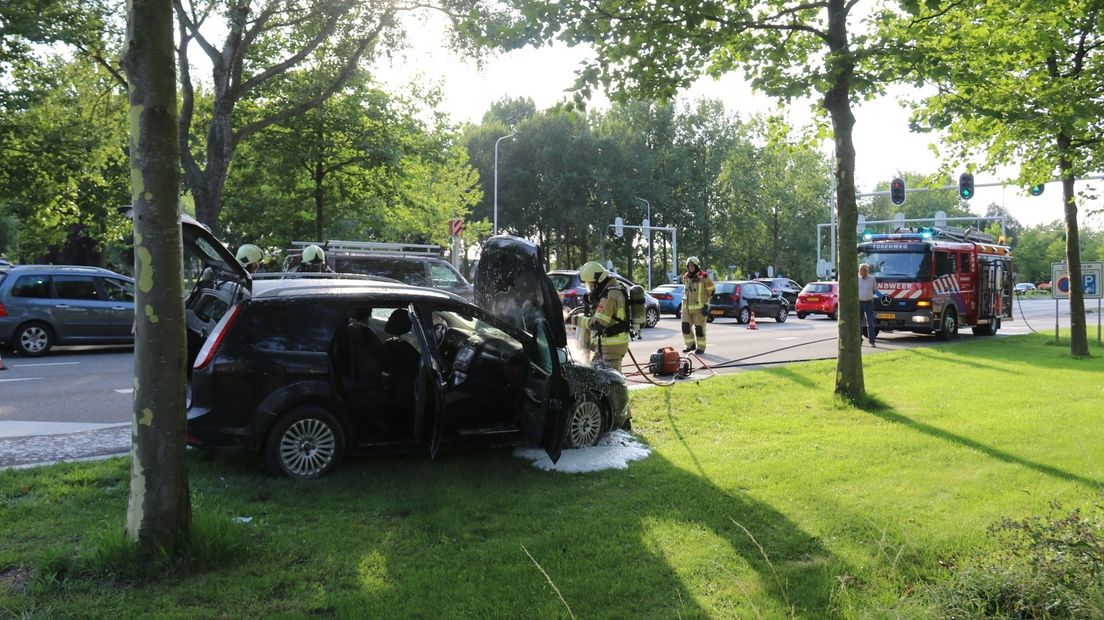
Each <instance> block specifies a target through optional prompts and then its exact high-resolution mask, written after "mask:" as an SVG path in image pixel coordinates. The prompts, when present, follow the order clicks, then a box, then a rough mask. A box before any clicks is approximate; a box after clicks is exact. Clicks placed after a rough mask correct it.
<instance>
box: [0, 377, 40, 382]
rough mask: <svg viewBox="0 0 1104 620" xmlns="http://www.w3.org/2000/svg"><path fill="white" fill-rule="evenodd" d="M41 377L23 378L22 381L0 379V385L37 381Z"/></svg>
mask: <svg viewBox="0 0 1104 620" xmlns="http://www.w3.org/2000/svg"><path fill="white" fill-rule="evenodd" d="M41 378H42V377H25V378H22V379H0V383H11V382H13V381H37V380H39V379H41Z"/></svg>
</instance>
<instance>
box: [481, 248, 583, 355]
mask: <svg viewBox="0 0 1104 620" xmlns="http://www.w3.org/2000/svg"><path fill="white" fill-rule="evenodd" d="M475 305H477V306H479V307H480V308H482V309H483V310H485V311H486V312H488V313H490V314H491V315H492V316H494V317H496V318H498V319H499V320H501V321H504V322H505V323H507V324H508V325H511V326H513V327H515V328H517V329H520V330H523V331H525V332H527V333H530V334H532V333H533V327H534V325H535V324H536V319H538V318H542V319H544V320H545V321H547V322H548V326H549V328H551V331H552V339H553V341H554V343H555V345H556V346H557V347H566V346H567V330H566V329H565V327H564V317H563V305H562V304H561V303H560V296H559V293H558V292H557V291H556V287H555V286H553V285H552V280H551V279H550V278H549V277H548V274H547V273H545V264H544V253H543V252H542V251H541V248H540V246H539V245H537V244H535V243H533V242H532V241H528V240H526V239H521V238H520V237H513V236H510V235H498V236H496V237H491V238H490V239H488V240H487V241H485V242H484V243H483V252H482V254H481V255H480V257H479V265H478V266H477V267H476V269H475Z"/></svg>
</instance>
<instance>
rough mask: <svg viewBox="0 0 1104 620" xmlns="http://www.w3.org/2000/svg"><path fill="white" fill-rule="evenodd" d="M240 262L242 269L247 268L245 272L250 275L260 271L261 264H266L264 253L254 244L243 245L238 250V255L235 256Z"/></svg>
mask: <svg viewBox="0 0 1104 620" xmlns="http://www.w3.org/2000/svg"><path fill="white" fill-rule="evenodd" d="M235 258H237V259H238V262H239V263H241V265H242V267H245V271H246V272H247V273H249V274H254V273H257V270H258V269H260V267H261V263H263V262H264V251H263V250H261V248H259V247H257V246H255V245H253V244H252V243H243V244H242V245H241V247H239V248H238V253H237V254H236V255H235Z"/></svg>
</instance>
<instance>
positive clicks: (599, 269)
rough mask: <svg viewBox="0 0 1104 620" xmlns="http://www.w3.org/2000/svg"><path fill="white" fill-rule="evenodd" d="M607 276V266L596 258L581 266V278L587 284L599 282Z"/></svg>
mask: <svg viewBox="0 0 1104 620" xmlns="http://www.w3.org/2000/svg"><path fill="white" fill-rule="evenodd" d="M605 277H606V268H605V267H603V266H602V263H599V262H598V261H596V260H592V261H590V262H588V263H587V264H585V265H583V266H582V267H579V280H580V281H581V282H582V283H583V284H586V283H587V282H598V281H599V280H603V279H605Z"/></svg>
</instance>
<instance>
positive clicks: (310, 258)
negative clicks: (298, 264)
mask: <svg viewBox="0 0 1104 620" xmlns="http://www.w3.org/2000/svg"><path fill="white" fill-rule="evenodd" d="M302 262H303V264H306V265H317V264H319V263H324V262H326V253H325V252H323V251H322V248H320V247H318V246H317V245H313V244H312V245H308V246H307V247H305V248H303V260H302Z"/></svg>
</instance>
